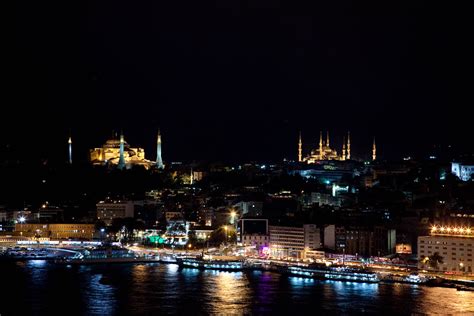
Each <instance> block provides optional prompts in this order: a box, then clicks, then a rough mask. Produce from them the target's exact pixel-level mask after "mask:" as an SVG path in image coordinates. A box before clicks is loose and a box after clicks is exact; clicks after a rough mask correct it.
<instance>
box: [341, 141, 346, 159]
mask: <svg viewBox="0 0 474 316" xmlns="http://www.w3.org/2000/svg"><path fill="white" fill-rule="evenodd" d="M341 160H346V137H345V136H342V157H341Z"/></svg>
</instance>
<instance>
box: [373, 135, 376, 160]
mask: <svg viewBox="0 0 474 316" xmlns="http://www.w3.org/2000/svg"><path fill="white" fill-rule="evenodd" d="M375 159H377V146H376V145H375V137H374V143H373V144H372V161H375Z"/></svg>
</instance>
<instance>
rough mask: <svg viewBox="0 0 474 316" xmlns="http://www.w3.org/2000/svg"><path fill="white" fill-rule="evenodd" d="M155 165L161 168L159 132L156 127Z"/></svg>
mask: <svg viewBox="0 0 474 316" xmlns="http://www.w3.org/2000/svg"><path fill="white" fill-rule="evenodd" d="M156 167H157V168H158V169H163V168H164V166H163V159H161V133H160V130H159V129H158V136H157V138H156Z"/></svg>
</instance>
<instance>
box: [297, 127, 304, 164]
mask: <svg viewBox="0 0 474 316" xmlns="http://www.w3.org/2000/svg"><path fill="white" fill-rule="evenodd" d="M301 161H303V142H302V140H301V132H300V138H299V140H298V162H301Z"/></svg>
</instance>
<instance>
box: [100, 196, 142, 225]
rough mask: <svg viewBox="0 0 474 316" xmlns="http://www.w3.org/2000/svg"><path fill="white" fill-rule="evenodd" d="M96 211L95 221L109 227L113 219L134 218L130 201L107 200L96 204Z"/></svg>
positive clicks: (133, 208)
mask: <svg viewBox="0 0 474 316" xmlns="http://www.w3.org/2000/svg"><path fill="white" fill-rule="evenodd" d="M96 209H97V219H98V220H101V221H103V222H104V223H105V224H106V225H107V226H110V225H112V221H113V219H114V218H126V217H134V210H135V207H134V205H133V202H132V201H122V200H107V201H100V202H99V203H97V204H96Z"/></svg>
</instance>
